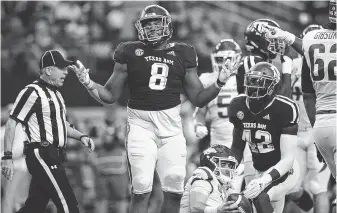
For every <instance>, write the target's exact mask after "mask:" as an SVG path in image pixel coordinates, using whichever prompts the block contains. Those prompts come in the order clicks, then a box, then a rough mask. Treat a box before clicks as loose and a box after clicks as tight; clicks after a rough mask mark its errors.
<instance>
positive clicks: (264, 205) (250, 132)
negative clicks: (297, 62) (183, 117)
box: [228, 62, 299, 213]
mask: <svg viewBox="0 0 337 213" xmlns="http://www.w3.org/2000/svg"><path fill="white" fill-rule="evenodd" d="M279 83H280V72H279V71H278V69H277V68H276V67H275V66H274V65H272V64H270V63H268V62H259V63H257V64H256V65H254V66H253V67H252V68H251V69H250V71H249V72H248V73H246V74H245V83H244V87H245V94H242V95H239V96H238V97H236V98H234V99H233V100H232V102H231V104H230V105H229V107H228V115H229V120H230V122H232V123H233V125H234V130H233V144H232V147H231V151H232V153H233V155H234V156H235V158H236V160H237V161H238V162H240V161H241V159H242V156H243V151H244V149H245V146H246V143H248V145H249V148H250V150H251V154H252V160H253V168H254V171H253V174H252V175H253V176H254V177H255V178H254V179H253V180H252V181H250V182H249V183H248V185H247V186H246V188H245V190H244V195H245V196H246V197H247V198H249V199H253V202H254V205H255V207H256V209H257V212H259V213H272V212H275V213H282V211H283V208H284V201H285V195H286V194H287V193H289V192H291V190H292V188H293V187H294V186H295V185H296V183H297V181H298V178H299V172H298V165H297V163H296V160H295V150H296V146H297V128H298V120H299V109H298V105H297V104H296V103H295V102H294V101H293V100H291V99H289V98H287V97H284V96H281V95H276V94H275V93H276V90H277V87H278V86H279ZM245 166H246V165H245Z"/></svg>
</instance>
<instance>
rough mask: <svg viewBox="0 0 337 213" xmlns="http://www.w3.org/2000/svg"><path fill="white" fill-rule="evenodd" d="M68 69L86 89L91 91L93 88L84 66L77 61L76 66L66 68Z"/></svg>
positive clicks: (87, 70)
mask: <svg viewBox="0 0 337 213" xmlns="http://www.w3.org/2000/svg"><path fill="white" fill-rule="evenodd" d="M68 69H70V70H72V71H73V72H75V74H76V76H77V78H78V80H79V81H80V82H81V83H82V84H83V85H84V86H85V87H86V88H87V89H91V87H92V86H93V81H92V80H91V79H90V76H89V69H86V68H85V67H84V65H83V64H82V63H81V62H80V61H79V60H77V61H76V65H70V66H68Z"/></svg>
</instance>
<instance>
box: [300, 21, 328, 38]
mask: <svg viewBox="0 0 337 213" xmlns="http://www.w3.org/2000/svg"><path fill="white" fill-rule="evenodd" d="M319 29H323V27H322V26H321V25H317V24H310V25H309V26H307V27H306V28H304V30H303V32H302V33H301V35H300V38H303V37H304V36H305V35H306V34H307V33H308V32H310V31H313V30H319Z"/></svg>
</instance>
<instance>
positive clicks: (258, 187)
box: [243, 175, 271, 199]
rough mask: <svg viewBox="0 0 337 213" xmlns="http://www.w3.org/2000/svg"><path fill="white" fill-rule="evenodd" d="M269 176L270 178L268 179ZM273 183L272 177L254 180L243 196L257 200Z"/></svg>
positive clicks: (266, 176)
mask: <svg viewBox="0 0 337 213" xmlns="http://www.w3.org/2000/svg"><path fill="white" fill-rule="evenodd" d="M268 176H269V177H268ZM270 182H271V177H270V175H264V176H262V177H260V178H257V179H254V180H252V181H250V182H249V184H248V185H247V186H246V188H245V190H244V191H243V194H244V195H245V197H246V198H248V199H253V198H256V197H257V196H258V195H259V194H260V193H261V192H262V191H263V190H264V189H265V188H266V187H267V186H268V184H269V183H270Z"/></svg>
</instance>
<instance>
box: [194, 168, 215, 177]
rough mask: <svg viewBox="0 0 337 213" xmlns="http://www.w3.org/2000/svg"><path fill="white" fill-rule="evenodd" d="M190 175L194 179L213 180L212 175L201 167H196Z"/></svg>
mask: <svg viewBox="0 0 337 213" xmlns="http://www.w3.org/2000/svg"><path fill="white" fill-rule="evenodd" d="M192 176H193V177H194V179H197V178H198V179H199V180H213V176H212V174H211V172H210V171H209V170H208V169H206V168H203V167H199V168H197V169H196V170H195V171H194V172H193V174H192Z"/></svg>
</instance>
